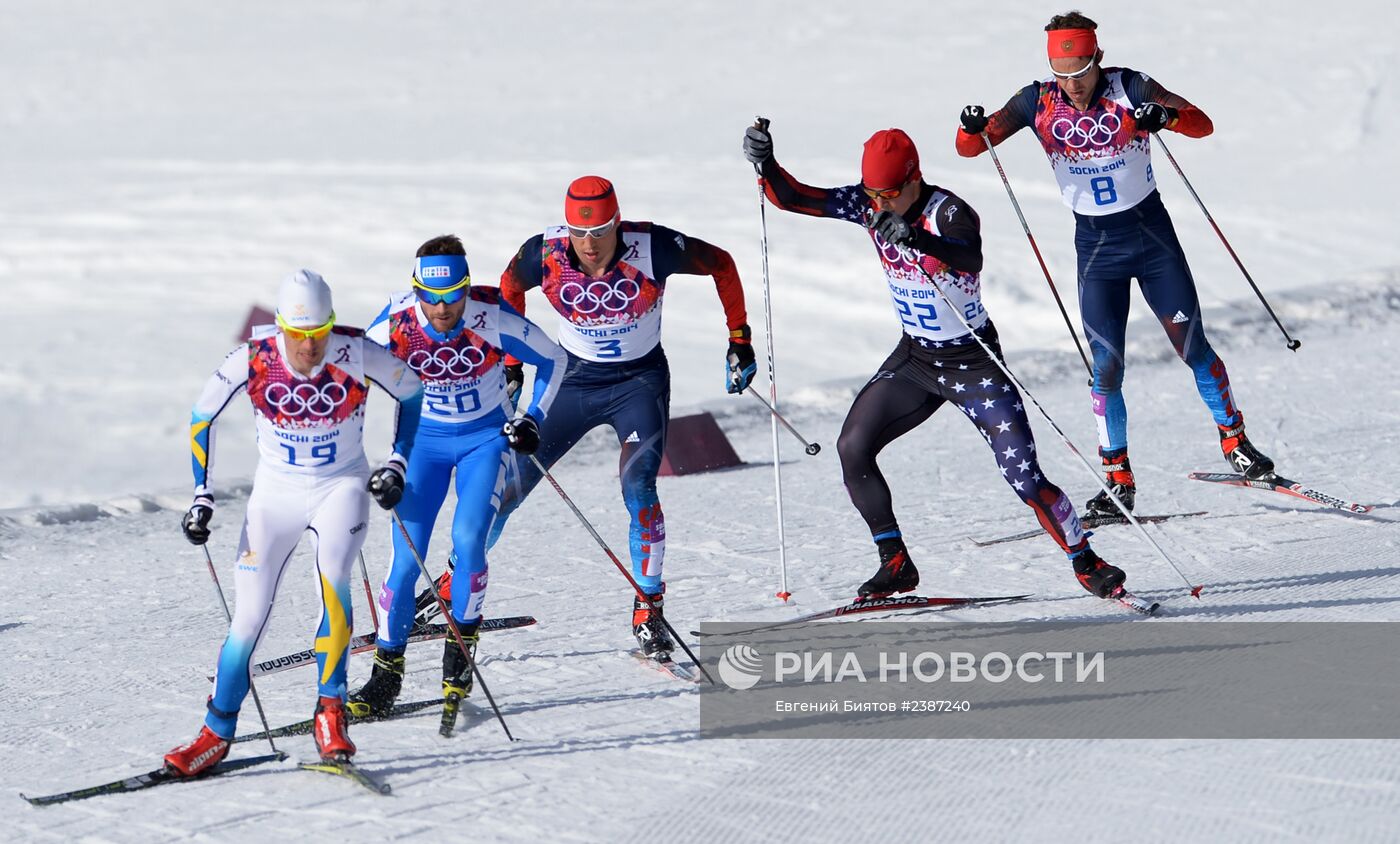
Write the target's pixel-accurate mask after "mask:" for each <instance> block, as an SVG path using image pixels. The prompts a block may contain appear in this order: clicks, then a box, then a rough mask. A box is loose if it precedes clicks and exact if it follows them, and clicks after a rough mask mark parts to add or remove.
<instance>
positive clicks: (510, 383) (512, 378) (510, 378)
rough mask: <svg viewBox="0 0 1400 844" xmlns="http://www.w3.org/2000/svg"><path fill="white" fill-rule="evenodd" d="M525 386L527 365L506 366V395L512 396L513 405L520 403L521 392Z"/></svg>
mask: <svg viewBox="0 0 1400 844" xmlns="http://www.w3.org/2000/svg"><path fill="white" fill-rule="evenodd" d="M524 386H525V365H524V364H520V363H508V364H506V395H508V396H510V403H511V404H519V403H520V391H521V389H522V388H524Z"/></svg>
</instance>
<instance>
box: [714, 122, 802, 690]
mask: <svg viewBox="0 0 1400 844" xmlns="http://www.w3.org/2000/svg"><path fill="white" fill-rule="evenodd" d="M754 126H756V127H757V128H759V129H762V130H763V131H765V132H766V131H768V118H766V117H755V118H754ZM753 171H754V174H755V175H756V176H758V226H759V241H758V242H759V248H760V251H761V252H762V254H763V323H764V332H765V333H766V337H767V342H768V399H769V400H768V401H767V402H764V404H767V405H768V409H769V410H770V411H772V414H773V417H772V419H771V420H769V424H770V425H771V427H772V433H773V489H774V496H775V501H776V503H777V507H778V572H779V584H778V593H777V594H778V597H779V598H781V599H782V600H783V602H784V603H786V602H787V599H788V598H791V597H792V593H791V592H789V591H788V581H787V537H786V535H785V534H784V532H783V468H782V466H783V462H782V460H781V459H779V458H780V455H779V449H778V420H779V419H782V417H781V416H779V415H778V373H777V370H776V367H775V364H774V358H773V306H772V299H771V296H770V295H769V284H768V210H767V208H768V203H767V201H766V198H765V196H764V188H763V167H762V165H759V164H755V165H754V166H753ZM750 390H751V391H752V392H753V394H754V396H756V397H757V398H758V399H759V400H760V401H761V400H762V399H763V397H762V396H759V395H758V391H756V390H752V388H750ZM783 424H784V425H787V428H788V430H789V431H792V433H793V434H794V435H795V436H796V437H797V438H798V439H799V440H802V445H803V447H804V448H806V449H807V453H808V454H816V453H817V451H816V450H820V448H821V447H820V446H814V445H812V444H811V443H808V442H807V441H806V440H805V439H803V438H802V435H801V434H798V433H797V431H795V430H793V427H792V426H791V425H788V424H787V420H786V419H783ZM813 449H816V450H813ZM699 664H700V663H698V662H697V663H696V665H699ZM702 670H703V669H702ZM705 676H707V677H708V676H709V675H708V674H707V675H705ZM710 682H712V683H713V682H714V681H713V680H711V681H710Z"/></svg>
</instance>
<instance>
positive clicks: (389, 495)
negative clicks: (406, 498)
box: [365, 457, 404, 510]
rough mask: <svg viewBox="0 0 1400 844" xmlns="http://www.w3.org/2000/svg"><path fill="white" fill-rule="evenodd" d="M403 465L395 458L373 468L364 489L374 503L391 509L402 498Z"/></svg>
mask: <svg viewBox="0 0 1400 844" xmlns="http://www.w3.org/2000/svg"><path fill="white" fill-rule="evenodd" d="M403 473H404V465H403V464H402V463H400V462H399V461H398V460H396V459H395V458H392V457H391V458H389V462H387V463H385V464H384V465H383V466H380V467H379V468H378V469H375V470H374V472H373V474H371V475H370V476H369V483H368V484H366V485H365V489H367V490H369V494H370V495H372V496H374V503H376V504H378V505H379V506H380V507H382V508H384V509H385V510H392V509H394V508H395V507H396V506H398V503H399V502H400V501H401V500H403Z"/></svg>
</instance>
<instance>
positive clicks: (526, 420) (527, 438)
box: [501, 413, 540, 454]
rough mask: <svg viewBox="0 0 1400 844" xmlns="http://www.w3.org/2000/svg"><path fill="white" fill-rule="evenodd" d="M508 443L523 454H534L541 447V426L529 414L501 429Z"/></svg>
mask: <svg viewBox="0 0 1400 844" xmlns="http://www.w3.org/2000/svg"><path fill="white" fill-rule="evenodd" d="M501 433H502V434H504V435H505V438H506V442H507V443H509V444H510V447H511V448H513V449H515V450H516V451H518V452H520V453H521V454H534V453H535V451H536V450H538V449H539V447H540V426H539V423H537V422H536V421H535V419H534V417H532V416H530V415H529V414H528V413H527V414H525V415H524V416H521V417H520V418H519V419H515V420H513V421H510V422H507V423H506V424H505V426H504V427H502V428H501Z"/></svg>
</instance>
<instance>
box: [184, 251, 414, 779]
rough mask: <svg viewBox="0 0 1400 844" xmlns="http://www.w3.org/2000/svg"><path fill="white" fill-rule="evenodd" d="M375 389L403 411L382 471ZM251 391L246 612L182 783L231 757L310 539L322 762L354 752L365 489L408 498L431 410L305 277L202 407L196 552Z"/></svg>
mask: <svg viewBox="0 0 1400 844" xmlns="http://www.w3.org/2000/svg"><path fill="white" fill-rule="evenodd" d="M371 382H373V383H375V384H378V385H379V386H380V387H382V388H384V390H385V391H386V392H388V393H389V394H390V395H391V396H393V397H394V398H395V399H397V400H398V402H399V404H398V414H397V418H396V424H395V433H394V451H393V454H392V456H390V458H389V460H388V461H387V462H386V463H385V464H384V465H383V466H382V467H380V468H379V469H376V470H375V471H374V472H372V473H371V472H370V469H369V464H368V463H367V462H366V460H365V451H364V445H363V432H364V420H365V402H366V399H367V398H368V395H369V385H370V383H371ZM245 389H246V390H247V393H248V399H249V401H250V402H251V403H252V405H253V419H254V421H255V423H256V424H257V430H258V452H259V456H260V459H259V460H258V468H257V473H256V474H255V475H254V477H253V492H252V494H250V495H249V496H248V509H247V513H246V515H245V516H244V520H243V532H242V536H241V538H240V539H239V543H238V563H237V568H236V569H235V571H234V590H235V591H236V593H237V602H236V605H235V607H234V611H233V619H232V621H231V622H230V624H229V631H228V638H227V639H226V640H225V641H224V645H223V648H222V649H221V650H220V651H219V660H218V664H217V668H216V669H215V675H214V692H213V694H212V695H210V697H209V701H208V705H207V709H208V714H207V715H205V718H204V727H203V728H202V729H201V730H200V731H199V735H198V736H197V737H196V738H195V740H194V741H192V742H190V743H189V744H186V745H183V746H181V747H177V748H175V749H174V750H172V751H170V753H168V754H166V756H165V762H166V765H167V766H168V767H169V768H170V769H171V770H173V771H175V772H176V773H178V774H180V775H184V776H197V775H198V774H200V773H203V772H205V771H207V770H208V769H210V768H212V767H213V766H214V765H216V764H218V763H219V761H220V760H221V759H223V758H224V757H225V756H227V755H228V751H229V744H230V742H231V741H232V739H233V736H234V732H235V728H236V727H237V724H238V712H239V709H240V708H241V707H242V705H243V701H244V699H245V698H246V697H247V695H248V689H249V688H250V683H251V680H250V674H249V666H250V663H251V661H252V658H253V652H254V651H255V650H256V648H257V645H258V641H259V640H260V639H261V638H262V635H263V632H264V631H265V630H266V629H267V621H268V618H269V616H270V615H271V612H272V602H273V598H274V597H275V596H276V592H277V584H278V583H279V582H280V581H281V579H282V575H283V573H284V572H285V570H286V567H287V562H288V561H289V560H291V557H292V552H293V551H294V550H296V546H297V543H299V542H300V541H301V537H302V534H304V533H306V532H307V531H310V532H311V547H312V551H313V553H314V554H315V558H316V588H317V591H318V592H319V593H320V596H321V618H320V622H319V623H318V626H317V631H316V642H315V648H316V674H317V685H318V694H319V698H318V701H317V705H316V712H315V716H314V728H313V730H312V732H313V734H314V735H315V738H316V747H317V749H318V750H319V751H320V753H321V755H322V757H324V758H340V759H344V758H348V757H349V756H351V755H353V754H354V753H355V745H354V743H353V742H351V741H350V738H349V736H348V735H347V734H346V712H345V707H344V700H345V691H346V689H345V666H346V661H347V660H348V659H349V658H350V637H351V632H352V618H351V604H350V566H351V563H352V562H353V561H354V559H355V557H356V555H357V554H359V552H360V548H361V546H363V545H364V542H365V532H366V531H365V528H366V524H367V521H368V519H369V499H370V496H369V495H366V489H367V488H368V490H369V491H370V493H371V494H372V495H373V496H374V498H375V500H376V501H377V502H378V503H379V504H380V506H382V507H385V508H388V507H392V506H393V505H394V504H395V503H396V502H397V500H398V498H397V496H398V493H399V492H400V491H402V489H403V472H404V466H405V465H406V464H407V463H408V458H409V454H410V452H411V450H412V448H413V439H414V432H415V431H416V429H417V428H418V415H419V412H420V408H421V404H422V399H423V390H422V387H421V385H420V383H419V381H418V377H417V376H416V375H414V374H413V370H411V369H409V368H408V367H407V366H405V365H404V364H403V362H401V361H400V360H398V359H397V358H395V357H394V356H393V355H391V354H389V353H388V352H387V351H385V350H384V349H382V348H380V347H379V346H376V345H375V344H374V343H368V342H365V338H364V334H363V333H362V332H361V331H360V330H359V329H358V328H342V327H341V326H338V325H336V324H335V311H334V309H333V308H332V307H331V290H330V287H329V286H328V285H327V284H326V282H325V280H324V279H323V278H321V276H319V275H317V274H316V273H314V272H311V271H310V270H301V271H299V272H297V273H295V274H293V275H292V276H290V277H289V278H287V279H286V280H285V281H283V282H282V286H281V288H280V290H279V291H278V296H277V324H276V325H275V326H272V325H269V326H261V327H258V328H254V329H253V334H252V339H250V340H249V341H248V342H247V343H245V344H244V345H242V346H239V347H238V348H237V349H234V350H233V352H231V353H230V354H229V356H228V357H227V358H226V359H225V360H224V362H223V364H222V365H221V366H220V367H219V368H218V369H217V370H216V371H215V372H214V374H213V376H211V377H210V379H209V381H208V383H207V384H205V387H204V391H203V392H202V393H201V394H200V396H199V400H198V402H196V403H195V406H194V413H193V416H192V418H191V421H190V448H191V452H192V456H193V465H194V481H195V499H194V504H193V505H192V506H191V507H190V509H189V512H187V513H186V514H185V518H184V521H183V523H182V525H181V527H182V529H183V530H184V532H185V537H186V538H187V539H188V540H189V541H190V542H192V543H194V544H196V545H203V544H204V543H206V542H208V541H209V522H210V519H211V518H212V517H213V515H214V497H213V494H212V492H211V491H210V474H209V473H210V467H211V465H212V457H213V445H214V423H215V421H216V420H217V419H218V417H219V415H220V414H221V413H222V412H223V410H224V408H225V407H227V406H228V403H229V402H230V401H232V400H233V398H234V397H235V396H236V395H238V393H239V392H240V391H243V390H245ZM367 481H368V483H367Z"/></svg>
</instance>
